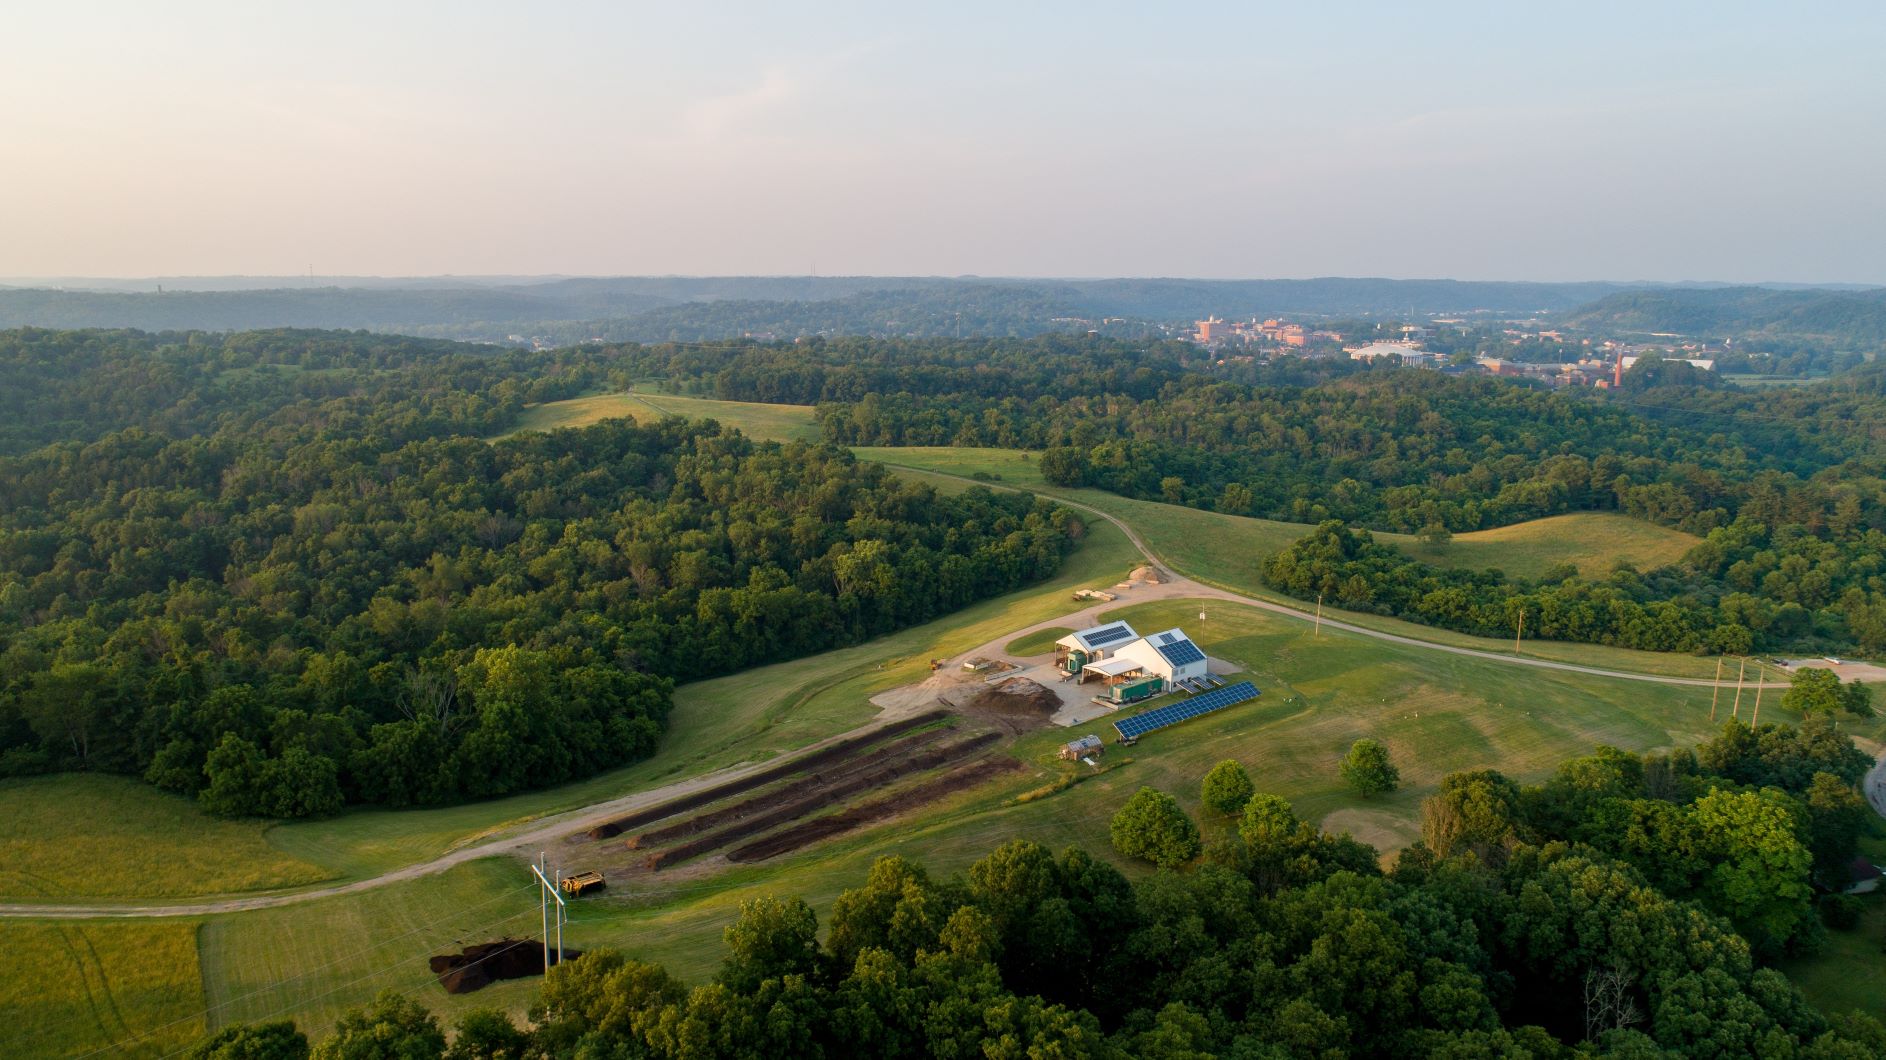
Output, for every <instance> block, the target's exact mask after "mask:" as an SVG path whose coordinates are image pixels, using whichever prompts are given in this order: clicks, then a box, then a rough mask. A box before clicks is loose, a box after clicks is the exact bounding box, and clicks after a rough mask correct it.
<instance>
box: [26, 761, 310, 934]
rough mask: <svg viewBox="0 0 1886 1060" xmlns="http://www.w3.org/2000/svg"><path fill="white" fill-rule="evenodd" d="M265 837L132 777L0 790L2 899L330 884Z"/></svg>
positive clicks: (54, 780)
mask: <svg viewBox="0 0 1886 1060" xmlns="http://www.w3.org/2000/svg"><path fill="white" fill-rule="evenodd" d="M265 828H266V825H264V824H263V823H261V822H255V821H225V820H220V819H218V818H214V817H209V816H207V815H205V814H204V813H203V812H202V811H200V810H198V809H197V807H196V804H195V803H193V802H191V801H190V800H189V799H186V798H183V797H181V796H178V795H171V794H168V793H166V792H162V791H158V790H157V789H156V788H153V787H151V786H150V785H148V784H144V783H141V782H139V781H137V780H134V779H132V778H130V777H118V776H102V775H99V774H95V773H62V774H57V775H54V776H48V777H34V778H31V779H26V780H9V781H0V898H12V899H21V900H47V901H72V902H77V901H82V900H86V899H100V898H104V899H117V898H124V899H133V898H180V897H186V896H190V895H200V894H205V893H234V892H240V891H257V890H268V889H273V888H282V887H296V886H301V885H303V884H310V883H316V882H319V881H321V880H325V879H329V878H331V877H332V876H333V875H334V873H332V872H330V871H328V870H326V869H323V868H321V867H320V866H318V865H314V864H311V863H309V862H307V861H303V860H301V859H300V858H297V857H294V856H292V855H290V854H286V853H284V852H282V851H281V850H279V849H276V848H275V847H273V846H270V845H269V843H268V840H267V839H265V838H264V831H265Z"/></svg>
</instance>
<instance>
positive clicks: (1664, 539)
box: [1396, 512, 1702, 578]
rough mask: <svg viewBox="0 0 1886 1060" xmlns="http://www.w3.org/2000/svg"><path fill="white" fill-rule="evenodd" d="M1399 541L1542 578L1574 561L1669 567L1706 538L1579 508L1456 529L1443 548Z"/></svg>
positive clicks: (1438, 557)
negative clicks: (1496, 524)
mask: <svg viewBox="0 0 1886 1060" xmlns="http://www.w3.org/2000/svg"><path fill="white" fill-rule="evenodd" d="M1396 543H1397V544H1398V545H1400V547H1401V548H1402V549H1403V550H1404V551H1406V552H1407V553H1408V554H1409V555H1412V556H1415V557H1416V558H1418V559H1422V560H1425V561H1427V562H1429V563H1433V564H1436V565H1439V566H1443V567H1465V568H1471V569H1475V570H1485V569H1488V568H1496V569H1499V570H1503V571H1505V572H1506V573H1507V574H1510V575H1515V576H1517V577H1521V578H1538V577H1539V576H1540V575H1542V574H1544V573H1545V572H1546V571H1547V570H1549V569H1551V568H1552V567H1555V566H1558V565H1559V564H1561V563H1570V564H1572V565H1573V566H1575V567H1577V568H1578V572H1579V573H1580V574H1583V575H1586V576H1587V577H1595V578H1601V577H1604V576H1605V575H1607V574H1609V573H1610V572H1611V571H1612V569H1613V568H1615V567H1616V566H1617V564H1618V562H1619V561H1620V560H1623V561H1626V562H1628V563H1630V564H1631V565H1632V566H1634V567H1636V568H1637V569H1638V570H1645V571H1648V570H1654V569H1655V568H1657V567H1664V566H1668V565H1670V564H1672V563H1675V562H1676V561H1678V560H1680V559H1682V558H1683V555H1684V553H1686V552H1688V551H1689V550H1690V549H1692V548H1695V547H1696V546H1697V545H1698V544H1700V543H1702V538H1700V537H1697V536H1696V535H1694V534H1686V533H1684V532H1683V531H1681V530H1675V529H1672V528H1670V527H1667V526H1658V525H1657V524H1655V523H1649V522H1645V521H1644V520H1642V519H1635V518H1632V517H1631V516H1628V515H1620V514H1618V513H1617V512H1574V513H1572V514H1569V515H1554V516H1549V517H1547V518H1545V519H1534V520H1532V521H1531V522H1525V523H1516V524H1514V525H1512V526H1500V527H1495V528H1494V529H1492V530H1475V531H1473V532H1472V533H1467V534H1456V535H1454V539H1453V540H1452V541H1450V542H1448V543H1447V544H1445V545H1442V546H1440V547H1438V548H1431V547H1429V546H1427V545H1423V544H1421V543H1419V542H1416V541H1402V540H1398V541H1397V542H1396Z"/></svg>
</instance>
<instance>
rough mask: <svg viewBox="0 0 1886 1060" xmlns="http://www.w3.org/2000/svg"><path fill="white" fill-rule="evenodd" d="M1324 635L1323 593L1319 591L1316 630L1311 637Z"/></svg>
mask: <svg viewBox="0 0 1886 1060" xmlns="http://www.w3.org/2000/svg"><path fill="white" fill-rule="evenodd" d="M1322 635H1323V594H1322V593H1317V594H1316V632H1314V633H1312V634H1311V637H1312V638H1316V637H1321V636H1322Z"/></svg>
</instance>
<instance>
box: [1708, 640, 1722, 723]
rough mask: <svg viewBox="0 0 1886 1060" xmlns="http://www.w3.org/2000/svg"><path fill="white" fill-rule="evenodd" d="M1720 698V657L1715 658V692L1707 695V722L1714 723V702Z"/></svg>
mask: <svg viewBox="0 0 1886 1060" xmlns="http://www.w3.org/2000/svg"><path fill="white" fill-rule="evenodd" d="M1721 698H1722V656H1720V655H1718V656H1716V690H1715V691H1714V692H1711V693H1710V694H1709V721H1710V724H1712V725H1713V724H1714V723H1715V721H1716V701H1717V700H1719V699H1721Z"/></svg>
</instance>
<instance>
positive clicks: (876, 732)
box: [589, 710, 949, 839]
mask: <svg viewBox="0 0 1886 1060" xmlns="http://www.w3.org/2000/svg"><path fill="white" fill-rule="evenodd" d="M947 717H949V711H946V710H930V711H925V712H924V713H922V714H919V715H917V716H916V717H914V718H905V719H904V720H903V721H899V722H894V723H892V724H890V725H886V726H884V727H883V728H881V729H873V730H871V731H870V732H866V733H860V734H858V735H857V736H851V737H847V738H845V739H843V740H839V741H837V742H836V743H833V744H831V745H830V746H828V747H824V748H821V749H820V750H817V751H814V752H812V753H811V754H809V755H805V756H804V757H801V758H794V759H792V760H791V761H787V762H781V763H780V764H779V765H776V766H773V767H772V768H770V769H762V770H760V771H759V772H757V773H749V774H748V775H746V776H744V777H741V778H740V779H738V780H730V781H728V782H726V783H725V784H716V785H714V786H713V787H711V788H703V789H701V790H700V791H697V792H695V793H693V794H692V795H683V796H682V797H680V798H678V799H670V800H669V801H667V802H664V803H659V804H657V805H654V806H650V807H649V808H647V809H645V810H637V811H636V812H634V813H632V814H629V815H628V816H626V817H618V818H616V819H615V820H613V821H605V822H604V823H602V824H599V825H597V826H596V827H594V828H591V829H590V830H589V837H590V838H591V839H611V838H614V837H615V836H619V835H621V834H622V833H623V832H626V831H628V830H629V829H631V828H640V827H642V826H643V825H645V824H648V823H650V822H652V821H659V820H661V819H663V818H665V817H673V816H674V815H675V814H677V813H685V812H687V811H688V810H692V809H694V808H696V807H699V806H706V805H707V804H708V803H710V802H719V801H720V800H722V799H724V798H727V797H728V796H730V795H739V794H742V793H743V792H748V791H752V790H753V789H754V788H757V787H761V786H764V785H766V784H771V783H772V782H773V781H775V780H778V779H780V778H781V777H789V776H792V775H793V774H794V773H803V772H805V771H806V770H808V769H811V768H813V767H815V766H822V765H825V764H827V763H829V762H836V761H839V760H841V759H844V758H848V757H850V756H851V755H853V754H856V753H857V752H858V749H859V748H861V747H865V746H868V745H870V744H874V743H876V742H878V741H879V740H882V739H885V738H887V737H891V736H897V735H899V734H901V733H906V732H909V731H910V730H912V729H915V728H918V727H920V726H924V725H929V724H931V723H932V722H937V721H941V720H943V719H944V718H947Z"/></svg>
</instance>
